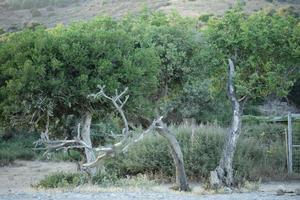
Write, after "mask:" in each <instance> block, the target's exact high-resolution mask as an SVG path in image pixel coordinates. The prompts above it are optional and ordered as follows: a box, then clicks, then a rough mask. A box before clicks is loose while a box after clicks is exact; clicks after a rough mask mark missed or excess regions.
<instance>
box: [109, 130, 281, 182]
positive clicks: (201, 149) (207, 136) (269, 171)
mask: <svg viewBox="0 0 300 200" xmlns="http://www.w3.org/2000/svg"><path fill="white" fill-rule="evenodd" d="M172 130H173V131H174V133H176V135H177V139H178V140H179V143H180V145H181V148H182V152H183V155H184V160H185V167H186V173H187V176H188V177H189V178H190V179H191V180H198V179H201V178H207V177H208V175H209V172H210V171H211V170H213V169H214V168H215V166H216V165H217V162H218V161H219V157H220V153H221V151H222V146H223V142H224V135H225V134H226V132H227V130H226V129H224V128H221V127H219V126H216V125H206V126H197V127H195V130H194V134H193V135H192V128H191V127H189V126H185V125H184V126H179V127H173V128H172ZM243 133H244V134H243V135H242V136H241V138H240V140H239V143H238V146H237V152H236V154H235V158H234V168H235V177H236V180H238V181H243V180H258V179H259V178H263V179H268V178H282V177H283V176H284V174H285V169H286V155H285V146H284V137H285V135H284V126H283V125H274V124H260V125H255V126H254V125H247V126H245V128H244V129H243ZM106 168H107V170H108V173H109V174H116V175H117V176H118V177H123V176H126V175H128V174H129V175H136V174H139V173H142V174H148V175H150V176H152V177H154V178H159V179H164V180H168V179H169V180H170V179H171V178H172V177H174V174H173V173H174V166H173V162H172V157H171V155H170V154H169V152H168V146H167V143H166V141H165V140H164V139H163V138H162V137H158V136H149V137H146V138H145V139H144V140H143V141H142V142H141V143H139V144H136V145H135V146H133V147H132V148H130V149H129V151H128V152H127V153H126V154H124V155H121V156H119V157H117V158H114V159H111V160H110V161H108V162H106Z"/></svg>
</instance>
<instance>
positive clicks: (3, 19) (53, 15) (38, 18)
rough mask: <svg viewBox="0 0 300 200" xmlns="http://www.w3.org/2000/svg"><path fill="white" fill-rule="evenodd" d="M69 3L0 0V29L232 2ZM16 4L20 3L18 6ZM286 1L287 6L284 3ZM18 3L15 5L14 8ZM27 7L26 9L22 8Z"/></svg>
mask: <svg viewBox="0 0 300 200" xmlns="http://www.w3.org/2000/svg"><path fill="white" fill-rule="evenodd" d="M27 1H30V2H35V1H40V2H41V1H42V2H43V1H44V2H46V4H47V3H48V4H47V5H45V6H41V5H37V4H36V5H34V6H35V7H38V8H31V9H30V8H27V7H28V6H27V7H26V6H23V7H22V5H23V4H24V5H25V3H24V2H27ZM60 1H64V2H69V3H66V4H60V5H57V3H52V4H51V3H49V2H55V1H50V0H22V1H21V0H20V1H16V0H0V27H2V28H4V29H5V30H10V31H13V30H15V29H18V28H22V27H23V26H24V25H26V24H31V23H33V22H38V23H42V24H45V25H46V26H48V27H51V26H55V25H56V24H58V23H63V24H68V23H70V22H74V21H80V20H87V19H90V18H92V17H95V16H97V15H110V16H113V17H120V16H122V15H125V14H127V13H137V12H139V11H140V10H142V9H143V8H145V7H147V8H149V9H152V10H162V11H164V12H171V11H174V10H176V11H178V12H179V13H180V14H182V15H184V16H199V15H202V14H217V15H220V14H222V13H224V11H226V10H227V9H228V8H230V7H231V6H232V5H233V4H234V2H235V0H152V1H151V0H60ZM244 1H245V2H246V7H245V9H246V11H248V12H252V11H255V10H259V9H261V8H266V7H269V8H280V7H288V6H292V7H294V8H295V9H296V10H299V9H300V0H286V2H285V0H281V1H278V2H277V3H270V1H271V0H244ZM16 2H22V3H23V4H21V3H19V4H21V6H20V5H19V4H18V3H16ZM287 2H289V3H287ZM16 4H17V6H16ZM23 8H27V9H23Z"/></svg>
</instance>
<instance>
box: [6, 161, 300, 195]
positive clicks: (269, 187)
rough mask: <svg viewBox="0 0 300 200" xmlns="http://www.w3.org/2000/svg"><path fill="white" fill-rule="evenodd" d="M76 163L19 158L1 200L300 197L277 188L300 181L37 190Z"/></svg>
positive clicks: (290, 187)
mask: <svg viewBox="0 0 300 200" xmlns="http://www.w3.org/2000/svg"><path fill="white" fill-rule="evenodd" d="M75 169H76V165H75V164H74V163H68V162H58V163H55V162H41V161H16V162H15V164H14V165H12V166H6V167H2V168H0V199H1V200H36V199H43V200H44V199H45V200H56V199H57V200H61V199H66V200H71V199H72V200H73V199H80V200H93V199H95V200H96V199H97V200H98V199H101V200H110V199H118V200H131V199H136V200H144V199H149V200H156V199H163V200H181V199H182V200H183V199H184V200H235V199H236V200H241V199H243V200H252V199H259V200H284V199H288V200H296V199H297V200H298V199H300V196H296V195H295V194H285V195H283V196H277V195H276V190H277V189H278V188H279V187H284V188H285V189H286V190H289V191H294V190H295V189H296V188H300V181H290V182H268V183H263V184H262V185H261V188H260V190H259V191H256V192H251V193H249V192H245V193H237V192H234V193H232V194H208V193H207V192H205V191H204V190H203V188H202V187H201V184H198V183H197V184H191V187H192V189H193V192H192V193H180V192H173V191H170V190H169V189H168V188H169V186H170V185H166V184H165V185H158V186H153V187H151V188H135V187H133V188H114V187H112V188H101V187H99V186H92V185H86V186H81V187H77V188H72V189H57V190H39V191H38V190H36V189H34V188H32V187H31V185H33V184H35V183H37V182H38V181H39V180H41V179H42V178H43V177H45V176H46V175H48V174H49V173H52V172H57V171H65V172H66V171H67V172H75Z"/></svg>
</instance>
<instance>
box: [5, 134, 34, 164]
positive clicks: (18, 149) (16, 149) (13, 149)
mask: <svg viewBox="0 0 300 200" xmlns="http://www.w3.org/2000/svg"><path fill="white" fill-rule="evenodd" d="M37 138H38V135H33V134H27V133H24V132H22V133H17V132H16V131H14V135H12V134H11V133H9V132H8V133H5V134H4V135H3V136H2V135H0V166H4V165H8V164H10V163H12V162H13V161H14V160H15V159H22V160H32V159H34V158H36V153H35V152H34V151H33V149H32V148H33V147H34V144H33V142H34V141H35V140H37Z"/></svg>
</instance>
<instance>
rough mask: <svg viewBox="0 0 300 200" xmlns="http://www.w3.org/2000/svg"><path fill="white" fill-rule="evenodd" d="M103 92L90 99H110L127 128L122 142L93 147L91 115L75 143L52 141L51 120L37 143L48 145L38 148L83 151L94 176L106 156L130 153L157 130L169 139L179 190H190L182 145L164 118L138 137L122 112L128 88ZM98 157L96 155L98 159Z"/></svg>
mask: <svg viewBox="0 0 300 200" xmlns="http://www.w3.org/2000/svg"><path fill="white" fill-rule="evenodd" d="M99 89H100V91H99V92H98V93H96V94H91V95H89V98H93V99H98V98H101V97H102V98H105V99H107V100H109V101H110V102H111V103H112V104H113V105H114V107H115V108H116V110H117V111H118V113H119V114H120V116H121V118H122V120H123V123H124V128H123V130H122V135H123V138H122V140H121V141H119V142H117V143H115V144H113V145H110V146H109V147H103V146H100V147H97V148H93V147H92V143H91V139H90V125H91V120H92V116H91V114H90V113H86V115H85V116H84V118H83V124H84V125H83V128H82V129H81V128H80V124H79V125H78V130H77V137H75V138H74V139H73V140H67V139H65V140H50V139H49V135H48V132H49V128H48V127H49V118H48V122H47V126H46V131H45V132H42V134H41V138H40V139H39V140H38V141H37V142H36V145H45V148H38V149H46V152H45V154H47V153H49V152H51V151H57V150H62V149H63V150H68V149H84V150H85V154H86V158H87V159H86V160H87V162H86V163H84V164H83V165H82V168H83V169H85V170H87V171H89V173H90V174H91V175H95V173H96V171H95V169H97V166H99V164H100V163H101V162H102V161H103V160H104V159H105V158H107V157H109V156H113V155H114V154H117V153H121V152H125V151H127V149H128V148H129V147H130V145H132V144H134V143H137V142H139V141H140V140H142V139H143V138H144V135H146V134H148V133H151V132H153V131H158V133H159V134H160V135H162V136H163V137H164V138H166V139H167V141H168V144H169V147H170V151H171V154H172V157H173V160H174V164H175V168H176V184H177V188H178V190H181V191H188V190H189V186H188V182H187V178H186V174H185V169H184V162H183V155H182V152H181V148H180V146H179V143H178V141H177V140H176V137H175V135H174V134H172V133H171V132H170V130H169V129H168V128H167V126H166V124H164V123H163V121H162V118H163V117H158V118H157V119H155V120H154V121H153V122H152V124H151V125H150V126H149V127H148V129H146V130H145V131H143V132H141V133H139V134H133V132H132V131H130V130H129V125H128V121H127V118H126V115H125V113H124V111H123V107H124V105H125V104H126V102H127V100H128V98H129V96H128V95H127V96H125V94H126V92H127V90H128V89H127V88H126V89H125V90H124V91H123V92H121V93H120V94H119V93H118V92H117V91H116V93H115V96H112V97H111V96H109V95H107V94H106V93H105V92H104V87H100V86H99ZM96 155H97V156H96Z"/></svg>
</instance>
